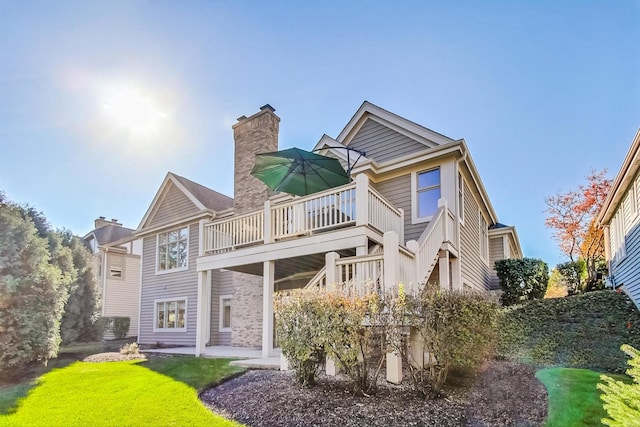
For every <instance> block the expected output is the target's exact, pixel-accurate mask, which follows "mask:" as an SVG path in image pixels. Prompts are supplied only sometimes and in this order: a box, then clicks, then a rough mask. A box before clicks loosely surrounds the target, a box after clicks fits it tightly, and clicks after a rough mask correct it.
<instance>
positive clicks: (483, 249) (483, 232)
mask: <svg viewBox="0 0 640 427" xmlns="http://www.w3.org/2000/svg"><path fill="white" fill-rule="evenodd" d="M478 216H479V217H480V220H479V221H478V224H479V235H480V258H482V259H483V260H485V261H486V262H487V263H488V262H489V236H488V234H489V226H488V225H487V220H486V219H484V216H483V215H482V213H481V212H478Z"/></svg>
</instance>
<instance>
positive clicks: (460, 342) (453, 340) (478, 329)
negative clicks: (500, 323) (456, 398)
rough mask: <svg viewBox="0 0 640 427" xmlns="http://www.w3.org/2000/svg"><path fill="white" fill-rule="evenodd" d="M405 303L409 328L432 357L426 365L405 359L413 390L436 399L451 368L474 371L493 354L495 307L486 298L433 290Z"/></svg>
mask: <svg viewBox="0 0 640 427" xmlns="http://www.w3.org/2000/svg"><path fill="white" fill-rule="evenodd" d="M408 301H409V303H408V304H407V307H408V313H409V315H410V317H411V318H412V321H411V324H412V327H413V328H414V331H415V332H416V333H417V334H418V337H419V338H420V339H421V341H422V342H423V343H424V349H425V351H426V352H428V353H429V355H430V356H432V358H431V359H430V360H429V361H427V362H426V363H425V362H424V360H414V359H413V358H414V357H415V356H414V355H411V354H409V355H407V356H408V357H409V358H410V363H409V369H410V372H411V377H412V381H413V384H414V388H415V389H416V390H417V391H418V392H420V393H422V394H423V395H425V396H429V397H437V396H439V395H440V394H441V390H442V387H443V386H444V383H445V381H446V379H447V375H448V373H449V372H450V370H451V369H452V368H458V369H463V370H467V371H472V370H475V369H477V368H478V367H479V366H480V365H481V364H482V363H483V362H484V361H485V360H486V359H487V357H489V356H490V355H491V354H492V352H493V350H494V348H495V337H496V336H495V326H496V315H497V305H496V304H495V303H494V302H493V301H492V300H491V299H490V297H489V296H488V295H484V294H480V293H477V292H471V291H464V292H460V291H447V290H442V289H439V288H437V287H433V286H427V287H426V288H425V289H424V290H423V292H422V293H421V294H420V295H419V297H417V298H409V299H408Z"/></svg>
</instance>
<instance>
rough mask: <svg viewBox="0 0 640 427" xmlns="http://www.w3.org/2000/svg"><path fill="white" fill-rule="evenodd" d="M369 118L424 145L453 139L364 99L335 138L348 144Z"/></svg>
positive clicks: (431, 145) (439, 143)
mask: <svg viewBox="0 0 640 427" xmlns="http://www.w3.org/2000/svg"><path fill="white" fill-rule="evenodd" d="M367 119H371V120H374V121H377V122H379V123H381V124H382V125H384V126H387V127H389V128H391V129H393V130H395V131H396V132H398V133H401V134H403V135H406V136H408V137H409V138H411V139H414V140H416V141H418V142H421V143H422V144H424V145H425V146H426V147H435V146H437V145H441V144H448V143H450V142H453V141H454V140H453V139H451V138H449V137H447V136H445V135H442V134H440V133H438V132H435V131H433V130H431V129H428V128H426V127H424V126H421V125H419V124H417V123H415V122H412V121H411V120H407V119H405V118H404V117H401V116H399V115H397V114H395V113H392V112H390V111H387V110H385V109H384V108H380V107H378V106H377V105H374V104H372V103H370V102H369V101H364V102H363V103H362V105H361V106H360V108H358V111H356V113H355V114H354V115H353V117H352V118H351V120H349V123H347V125H346V126H345V127H344V129H342V132H340V134H339V135H338V137H337V138H336V140H337V141H338V142H340V143H342V144H344V145H349V143H350V142H351V139H352V138H353V137H354V136H355V135H356V133H357V132H358V130H359V129H360V127H362V125H363V124H364V123H365V122H366V121H367Z"/></svg>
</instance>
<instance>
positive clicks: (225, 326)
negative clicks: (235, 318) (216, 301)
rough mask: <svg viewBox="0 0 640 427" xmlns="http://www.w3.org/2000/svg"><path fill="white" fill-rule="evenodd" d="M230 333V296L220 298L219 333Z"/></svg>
mask: <svg viewBox="0 0 640 427" xmlns="http://www.w3.org/2000/svg"><path fill="white" fill-rule="evenodd" d="M229 331H231V295H222V296H221V297H220V332H229Z"/></svg>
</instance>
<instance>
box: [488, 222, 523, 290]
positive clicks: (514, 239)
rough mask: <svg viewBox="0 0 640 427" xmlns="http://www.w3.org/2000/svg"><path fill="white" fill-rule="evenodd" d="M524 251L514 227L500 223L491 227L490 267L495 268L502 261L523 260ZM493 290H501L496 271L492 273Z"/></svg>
mask: <svg viewBox="0 0 640 427" xmlns="http://www.w3.org/2000/svg"><path fill="white" fill-rule="evenodd" d="M522 257H523V255H522V249H521V248H520V240H519V239H518V233H517V232H516V228H515V227H513V226H507V225H504V224H500V223H499V222H498V223H496V224H493V225H491V226H490V227H489V265H491V266H493V265H494V264H495V262H496V261H498V260H501V259H512V258H515V259H518V258H522ZM490 286H491V290H498V289H500V281H499V280H498V275H497V274H496V271H495V270H493V271H492V272H491V285H490Z"/></svg>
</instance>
